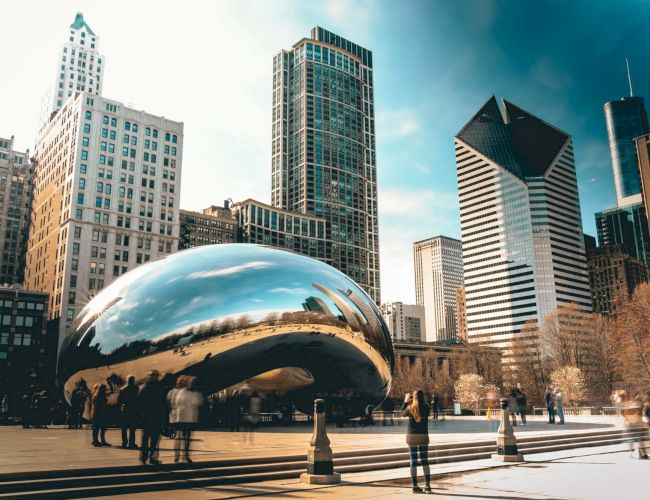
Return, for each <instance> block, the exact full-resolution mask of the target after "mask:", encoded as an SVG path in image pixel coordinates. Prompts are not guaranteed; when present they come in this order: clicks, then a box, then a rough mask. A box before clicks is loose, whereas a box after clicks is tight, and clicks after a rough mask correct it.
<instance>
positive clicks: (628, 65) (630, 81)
mask: <svg viewBox="0 0 650 500" xmlns="http://www.w3.org/2000/svg"><path fill="white" fill-rule="evenodd" d="M625 66H627V81H628V83H629V84H630V97H632V96H633V95H634V93H633V92H632V77H631V76H630V61H628V60H627V57H626V58H625Z"/></svg>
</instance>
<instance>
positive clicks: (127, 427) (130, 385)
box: [117, 375, 138, 448]
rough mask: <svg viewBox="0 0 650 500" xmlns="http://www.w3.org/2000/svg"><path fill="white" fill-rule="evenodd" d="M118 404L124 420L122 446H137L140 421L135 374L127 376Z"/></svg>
mask: <svg viewBox="0 0 650 500" xmlns="http://www.w3.org/2000/svg"><path fill="white" fill-rule="evenodd" d="M117 406H118V407H119V409H120V418H121V420H122V422H121V424H122V448H127V447H128V448H137V447H138V446H137V445H136V444H135V428H136V425H137V423H138V386H137V385H135V377H134V376H133V375H129V376H128V377H127V379H126V385H125V386H124V387H122V389H121V390H120V395H119V396H118V397H117Z"/></svg>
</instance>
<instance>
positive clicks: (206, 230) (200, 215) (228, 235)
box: [179, 205, 237, 250]
mask: <svg viewBox="0 0 650 500" xmlns="http://www.w3.org/2000/svg"><path fill="white" fill-rule="evenodd" d="M236 241H237V219H236V217H235V216H234V214H233V213H232V211H231V210H230V209H229V208H223V207H217V206H214V205H213V206H211V207H208V208H206V209H204V210H203V211H202V212H192V211H189V210H180V232H179V250H183V249H185V248H192V247H198V246H201V245H214V244H217V243H235V242H236Z"/></svg>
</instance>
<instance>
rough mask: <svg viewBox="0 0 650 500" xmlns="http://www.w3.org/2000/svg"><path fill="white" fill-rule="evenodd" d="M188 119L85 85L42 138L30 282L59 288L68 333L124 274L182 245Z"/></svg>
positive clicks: (53, 291)
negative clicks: (86, 88)
mask: <svg viewBox="0 0 650 500" xmlns="http://www.w3.org/2000/svg"><path fill="white" fill-rule="evenodd" d="M182 154H183V124H182V123H181V122H176V121H172V120H169V119H167V118H164V117H161V116H155V115H152V114H149V113H146V112H144V111H140V110H136V109H132V108H129V107H127V106H125V105H124V104H122V103H120V102H117V101H113V100H110V99H107V98H105V97H98V96H95V95H91V94H87V93H85V92H79V93H76V94H75V95H74V96H73V97H71V98H69V99H68V100H66V101H65V103H64V104H63V107H62V108H61V109H60V110H59V112H57V113H56V114H55V115H54V117H53V118H52V120H50V121H49V122H48V123H47V125H46V126H45V127H44V128H43V129H42V131H41V134H40V135H39V136H38V137H37V141H36V153H35V158H36V169H35V187H34V201H33V214H32V227H31V231H30V237H29V243H28V249H27V259H26V260H27V262H26V271H25V287H26V288H27V289H29V290H35V291H43V292H49V294H50V297H49V305H48V312H49V315H50V318H51V319H57V318H61V321H60V329H61V337H60V341H63V338H64V335H65V334H66V332H68V331H69V327H70V326H71V324H72V321H73V319H74V317H75V316H76V315H77V313H78V312H79V311H81V309H82V308H83V307H84V306H85V304H86V303H87V302H88V301H89V300H90V299H91V298H92V297H93V296H95V295H96V294H97V293H98V292H99V291H100V290H102V289H103V288H104V287H105V286H107V285H108V284H110V283H111V282H112V281H113V280H115V279H116V278H117V277H118V276H121V275H122V274H124V273H126V272H127V271H129V270H131V269H133V268H135V267H137V266H139V265H140V264H143V263H145V262H148V261H150V260H156V259H159V258H161V257H163V256H165V255H167V254H170V253H172V252H176V251H177V250H178V239H179V238H178V232H179V213H178V212H179V208H178V205H179V204H178V197H179V194H180V182H181V172H182Z"/></svg>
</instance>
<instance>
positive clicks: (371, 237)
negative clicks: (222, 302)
mask: <svg viewBox="0 0 650 500" xmlns="http://www.w3.org/2000/svg"><path fill="white" fill-rule="evenodd" d="M272 137H273V139H272V141H273V142H272V179H271V183H272V188H271V199H272V204H273V206H275V207H279V208H282V209H286V210H292V211H297V212H302V213H305V214H309V215H315V216H318V217H322V218H324V219H325V220H326V221H327V225H328V231H329V234H328V239H329V241H330V242H331V255H332V265H333V266H334V267H336V268H337V269H339V270H340V271H342V272H344V273H345V274H347V275H348V276H349V277H351V278H352V279H353V280H354V281H356V282H357V283H358V284H359V285H361V286H362V287H363V288H364V289H365V291H366V292H368V293H369V295H370V296H371V297H372V298H373V299H374V300H375V302H377V303H380V290H379V287H380V284H379V225H378V220H377V173H376V162H375V109H374V92H373V67H372V52H371V51H369V50H368V49H364V48H363V47H360V46H359V45H357V44H355V43H352V42H350V41H349V40H346V39H345V38H341V37H340V36H338V35H336V34H334V33H331V32H329V31H327V30H324V29H323V28H320V27H316V28H314V29H312V32H311V38H303V39H302V40H300V41H298V42H297V43H296V44H294V46H293V47H292V48H291V50H283V51H281V52H280V53H279V54H277V55H276V56H275V58H274V59H273V130H272Z"/></svg>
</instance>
